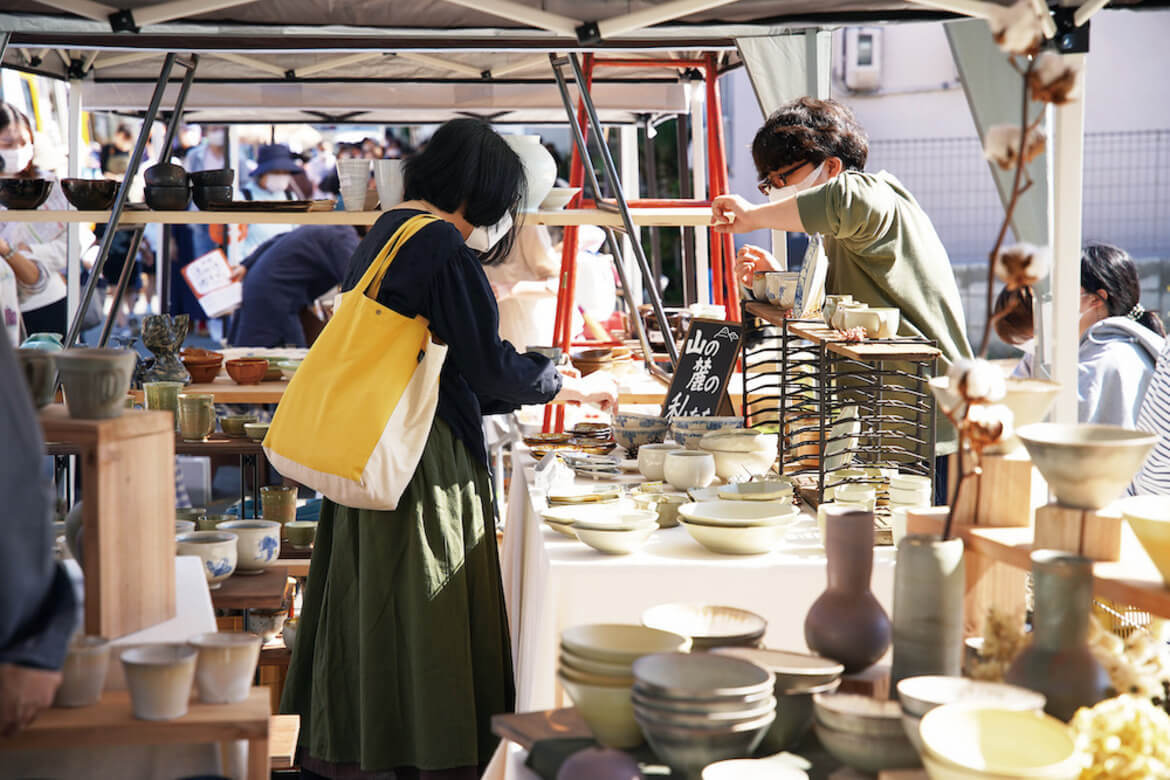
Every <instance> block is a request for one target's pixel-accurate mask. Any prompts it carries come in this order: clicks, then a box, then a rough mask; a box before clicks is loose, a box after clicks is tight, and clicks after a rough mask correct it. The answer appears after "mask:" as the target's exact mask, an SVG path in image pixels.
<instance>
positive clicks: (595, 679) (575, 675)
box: [560, 653, 634, 688]
mask: <svg viewBox="0 0 1170 780" xmlns="http://www.w3.org/2000/svg"><path fill="white" fill-rule="evenodd" d="M562 655H563V653H562ZM560 673H561V674H562V675H564V676H565V677H567V678H568V679H570V680H572V681H573V682H579V683H585V684H586V685H601V686H604V687H607V688H629V687H630V686H631V685H633V682H634V678H633V676H632V673H631V672H630V670H629V669H628V668H626V669H625V670H623V671H622V672H621V673H620V674H614V675H607V674H592V673H590V672H582V671H578V670H577V669H575V668H573V667H572V666H568V665H566V664H563V663H562V664H561V667H560Z"/></svg>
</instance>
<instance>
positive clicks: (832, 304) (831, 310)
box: [821, 295, 853, 327]
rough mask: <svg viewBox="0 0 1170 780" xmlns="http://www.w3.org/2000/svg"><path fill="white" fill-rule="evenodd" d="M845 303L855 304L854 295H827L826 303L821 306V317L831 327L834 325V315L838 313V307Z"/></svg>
mask: <svg viewBox="0 0 1170 780" xmlns="http://www.w3.org/2000/svg"><path fill="white" fill-rule="evenodd" d="M843 303H853V296H852V295H826V296H825V303H824V305H823V306H821V317H822V319H824V321H825V324H826V325H829V326H830V327H831V326H832V324H833V315H834V314H836V313H837V307H838V306H840V305H841V304H843Z"/></svg>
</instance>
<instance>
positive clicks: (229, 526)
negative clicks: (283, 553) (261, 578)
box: [216, 518, 280, 574]
mask: <svg viewBox="0 0 1170 780" xmlns="http://www.w3.org/2000/svg"><path fill="white" fill-rule="evenodd" d="M216 530H218V531H229V532H231V533H233V534H235V535H236V536H238V537H239V543H238V544H237V547H236V549H237V557H236V573H238V574H260V573H261V572H263V571H264V570H265V569H267V568H268V567H269V565H270V564H271V563H272V562H273V561H275V560H276V559H277V558H279V557H280V523H277V522H274V521H272V520H238V519H235V518H233V519H231V520H228V521H226V522H221V523H219V524H218V525H217V526H216Z"/></svg>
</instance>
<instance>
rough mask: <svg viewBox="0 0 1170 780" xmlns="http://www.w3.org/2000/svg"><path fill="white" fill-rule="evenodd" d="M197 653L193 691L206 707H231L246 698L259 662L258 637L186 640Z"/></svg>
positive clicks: (220, 635)
mask: <svg viewBox="0 0 1170 780" xmlns="http://www.w3.org/2000/svg"><path fill="white" fill-rule="evenodd" d="M188 643H189V644H190V645H191V646H192V647H194V648H195V649H196V650H198V651H199V660H198V661H197V662H196V664H195V687H196V689H197V690H198V691H199V699H200V701H203V702H205V703H207V704H234V703H236V702H241V701H243V700H244V699H246V698H248V692H249V691H250V690H251V689H252V677H253V675H255V674H256V664H257V662H259V660H260V637H258V636H256V635H255V634H245V633H239V632H227V631H222V632H221V631H217V632H214V633H210V634H199V635H198V636H195V637H192V638H191V639H190V640H188Z"/></svg>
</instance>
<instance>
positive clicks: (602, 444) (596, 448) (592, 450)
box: [569, 437, 617, 455]
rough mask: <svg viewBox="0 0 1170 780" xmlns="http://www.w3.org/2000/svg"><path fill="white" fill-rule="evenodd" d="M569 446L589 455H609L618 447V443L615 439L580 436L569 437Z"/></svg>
mask: <svg viewBox="0 0 1170 780" xmlns="http://www.w3.org/2000/svg"><path fill="white" fill-rule="evenodd" d="M569 446H570V447H572V448H574V449H577V450H580V451H581V452H583V453H585V454H587V455H608V454H609V453H611V452H613V450H614V448H615V447H617V443H616V442H613V441H604V440H602V439H593V438H588V437H586V438H578V437H573V438H572V439H569Z"/></svg>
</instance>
